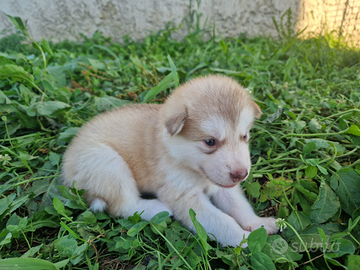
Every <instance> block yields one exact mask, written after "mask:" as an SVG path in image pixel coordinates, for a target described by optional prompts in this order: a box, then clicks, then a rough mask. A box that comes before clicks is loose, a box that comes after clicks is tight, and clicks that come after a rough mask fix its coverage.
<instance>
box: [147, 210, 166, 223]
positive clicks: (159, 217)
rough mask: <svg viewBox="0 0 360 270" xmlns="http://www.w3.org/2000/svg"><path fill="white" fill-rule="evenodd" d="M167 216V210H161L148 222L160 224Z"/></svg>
mask: <svg viewBox="0 0 360 270" xmlns="http://www.w3.org/2000/svg"><path fill="white" fill-rule="evenodd" d="M168 217H169V212H166V211H163V212H160V213H158V214H156V215H155V216H154V217H153V218H152V219H151V220H150V223H154V224H160V223H162V222H164V221H165V220H166V219H167V218H168Z"/></svg>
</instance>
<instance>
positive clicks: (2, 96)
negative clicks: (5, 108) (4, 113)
mask: <svg viewBox="0 0 360 270" xmlns="http://www.w3.org/2000/svg"><path fill="white" fill-rule="evenodd" d="M0 104H11V100H10V99H9V98H8V97H7V96H6V95H5V94H4V93H3V91H1V90H0Z"/></svg>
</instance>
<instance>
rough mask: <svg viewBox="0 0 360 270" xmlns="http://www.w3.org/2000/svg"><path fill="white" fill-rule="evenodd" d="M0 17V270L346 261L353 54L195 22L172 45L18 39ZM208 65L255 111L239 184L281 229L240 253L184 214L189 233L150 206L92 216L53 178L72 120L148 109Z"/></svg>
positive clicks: (349, 262) (354, 139) (354, 219)
mask: <svg viewBox="0 0 360 270" xmlns="http://www.w3.org/2000/svg"><path fill="white" fill-rule="evenodd" d="M13 21H14V24H15V25H17V27H18V29H20V30H21V31H20V32H19V33H17V34H14V35H9V36H6V37H4V38H2V39H1V40H0V51H1V53H0V89H1V91H0V116H1V119H2V121H0V142H1V145H0V154H1V155H2V156H1V163H0V184H1V185H0V194H1V197H0V258H2V259H3V260H0V269H14V264H19V265H23V268H21V269H30V268H29V267H30V265H31V266H34V269H39V267H40V265H41V267H43V269H56V268H59V269H99V268H101V269H123V268H127V269H130V268H134V267H137V269H189V268H190V269H210V268H211V269H238V268H240V269H264V267H265V268H266V269H275V268H277V269H292V268H294V267H297V266H300V268H303V269H305V268H306V267H308V269H333V268H335V267H339V269H341V268H344V267H345V266H346V267H348V269H357V268H358V267H359V264H360V255H359V245H360V225H359V220H360V175H359V173H360V159H359V157H360V150H359V147H360V130H359V127H360V114H359V113H360V108H359V107H360V83H359V81H360V64H359V60H360V52H359V50H357V49H355V48H351V47H349V46H348V45H346V44H345V43H342V42H339V41H338V40H336V39H335V38H334V37H333V36H331V35H327V36H325V37H316V38H311V39H305V40H302V39H298V38H296V37H294V36H293V35H292V33H291V32H288V34H286V35H283V36H282V38H281V39H279V40H274V39H271V38H266V37H257V38H248V37H245V36H240V37H238V38H228V39H221V38H219V37H217V36H214V35H213V33H214V32H213V31H212V29H210V30H199V29H195V31H194V32H190V34H189V35H188V36H186V37H185V38H184V39H183V40H182V41H176V40H174V39H172V38H171V33H172V32H174V31H176V29H175V28H172V27H171V26H168V27H167V28H166V29H165V30H164V31H161V32H159V33H156V34H151V35H149V36H148V37H146V38H145V40H144V41H143V42H134V41H132V40H131V39H129V38H125V39H124V42H123V43H122V44H119V43H117V42H113V41H111V40H110V39H109V38H105V37H103V36H102V35H101V34H100V33H95V34H94V36H93V37H92V38H85V37H84V41H83V42H69V41H63V42H60V43H57V44H53V43H52V42H48V41H46V40H44V39H43V40H42V41H41V42H39V43H38V44H34V46H31V45H28V44H27V43H23V41H28V37H27V36H24V34H23V33H25V34H27V32H26V29H25V27H24V26H23V25H22V22H21V21H20V20H19V19H16V18H13ZM188 28H189V27H188ZM189 30H191V28H189ZM206 35H207V36H211V38H210V39H209V40H207V41H205V39H204V38H203V37H204V36H206ZM45 66H46V69H45V68H44V67H45ZM210 73H212V74H214V73H215V74H224V75H228V76H231V77H233V78H234V79H235V80H237V81H238V82H240V83H241V84H242V85H244V86H245V87H247V88H248V89H249V90H251V92H252V95H253V97H254V99H255V100H256V101H257V103H258V104H259V105H260V107H261V109H262V111H263V115H262V117H261V119H260V120H259V121H257V122H256V125H255V127H254V128H253V131H252V137H251V155H252V161H253V167H252V171H251V176H250V177H249V179H248V180H247V181H246V183H244V185H243V187H244V188H245V189H246V193H247V195H248V197H249V201H250V202H251V203H252V204H253V206H254V208H255V209H256V211H257V212H258V213H259V214H260V215H263V216H271V215H276V216H277V217H278V218H283V219H284V221H283V222H282V223H283V225H287V228H285V229H284V230H283V231H282V232H281V233H279V234H278V235H275V236H267V235H266V233H264V230H263V229H259V230H257V231H254V232H253V233H252V234H251V236H250V237H249V241H248V245H249V248H246V249H241V248H240V247H237V248H230V247H227V248H221V247H219V246H218V245H217V243H216V242H211V241H210V240H209V239H207V237H206V235H204V233H203V232H202V227H201V225H199V224H198V223H196V219H195V217H194V215H193V220H194V224H195V225H196V228H197V230H198V235H195V236H194V235H193V234H191V233H190V232H189V231H188V230H186V229H185V228H184V227H182V225H181V224H180V223H179V222H177V221H174V220H173V219H171V218H169V217H168V216H167V215H164V214H163V213H160V214H159V215H157V216H156V217H154V218H153V219H152V220H151V221H150V222H147V221H143V220H141V218H140V217H139V215H138V214H134V216H132V217H130V218H129V219H121V218H116V217H112V216H110V215H109V214H107V213H96V214H93V213H91V212H90V211H89V210H87V205H86V202H84V200H83V199H82V197H81V195H82V194H83V191H79V190H77V189H76V187H74V188H72V189H71V190H72V193H71V192H70V191H69V189H68V188H66V187H63V186H61V184H60V183H59V172H60V168H61V162H62V155H63V153H64V151H65V150H66V147H67V145H68V143H69V142H70V141H71V138H72V137H73V136H74V134H75V133H76V132H77V131H78V130H79V128H80V127H81V126H82V125H83V124H84V123H85V122H86V121H88V120H89V119H91V118H92V117H93V116H95V115H97V114H99V113H101V112H104V111H106V110H109V109H111V108H114V107H120V106H122V105H124V104H126V103H129V102H143V101H144V100H145V101H149V102H157V103H161V102H163V100H164V97H165V96H166V95H167V94H169V93H170V92H171V90H172V89H174V87H175V86H176V85H177V83H178V82H177V78H179V81H180V83H183V82H185V81H187V80H189V79H191V78H195V77H198V76H201V75H205V74H210ZM150 89H151V91H149V90H150ZM280 223H281V221H280ZM286 246H288V248H287V249H286ZM283 247H285V249H284V248H283ZM9 258H12V259H11V260H8V259H9ZM26 258H27V259H26ZM29 258H37V259H41V260H37V261H35V260H34V259H30V260H29ZM4 259H7V260H4ZM44 260H45V261H44ZM46 261H47V262H46ZM49 262H50V263H49ZM261 265H263V266H264V267H263V268H261ZM6 267H7V268H6ZM36 267H37V268H36ZM19 269H20V268H19Z"/></svg>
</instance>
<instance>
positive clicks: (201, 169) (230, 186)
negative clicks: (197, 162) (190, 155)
mask: <svg viewBox="0 0 360 270" xmlns="http://www.w3.org/2000/svg"><path fill="white" fill-rule="evenodd" d="M200 171H201V173H202V174H203V175H204V176H205V177H206V178H207V179H209V180H210V182H211V183H214V184H215V185H217V186H219V187H222V188H233V187H235V186H236V185H238V184H239V183H240V182H241V181H237V182H235V183H233V184H231V185H224V184H220V183H218V182H215V181H214V180H212V179H211V178H210V177H209V176H208V175H207V173H206V171H205V170H204V168H203V167H200Z"/></svg>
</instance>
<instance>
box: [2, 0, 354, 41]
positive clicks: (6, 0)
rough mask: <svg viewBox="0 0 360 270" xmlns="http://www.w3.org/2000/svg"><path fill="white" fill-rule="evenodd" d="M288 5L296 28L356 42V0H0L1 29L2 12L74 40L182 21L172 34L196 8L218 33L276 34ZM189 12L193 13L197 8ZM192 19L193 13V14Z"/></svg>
mask: <svg viewBox="0 0 360 270" xmlns="http://www.w3.org/2000/svg"><path fill="white" fill-rule="evenodd" d="M289 8H291V10H292V13H293V23H294V25H295V22H296V21H297V23H296V25H295V26H294V30H295V31H300V30H302V29H304V28H305V27H307V29H306V32H305V33H309V32H311V33H315V34H318V33H324V32H325V31H327V32H330V31H333V30H335V31H337V34H339V35H342V36H346V37H347V39H348V40H352V41H354V42H355V43H356V42H357V43H359V39H360V14H359V13H360V0H202V1H200V5H199V6H198V2H197V1H196V0H192V1H190V0H60V1H59V0H0V32H1V31H2V30H4V29H14V26H13V25H12V23H11V22H10V20H9V19H8V18H7V17H6V16H5V14H10V15H12V16H19V17H21V18H22V19H23V20H27V25H28V31H29V33H30V35H31V36H32V37H34V38H35V39H36V40H41V38H45V39H48V40H49V39H51V40H53V41H58V40H64V39H70V40H76V39H77V38H78V37H79V33H82V34H84V35H85V36H88V37H90V36H92V35H93V33H94V32H95V31H96V30H99V31H100V32H102V33H103V34H104V35H105V36H109V37H113V38H114V39H115V40H119V41H120V40H121V38H122V37H123V36H125V35H129V36H130V37H131V38H133V39H135V40H141V39H143V38H144V37H145V36H146V35H148V34H149V31H152V32H155V33H156V32H157V31H159V30H161V29H164V28H165V25H166V24H167V23H169V22H173V23H174V25H175V26H178V25H179V24H180V23H182V24H183V27H182V29H180V30H178V31H177V32H176V34H175V36H174V37H176V38H181V37H183V36H185V35H186V34H187V32H188V30H187V24H186V19H187V20H189V13H191V11H194V10H196V11H197V14H202V15H201V17H200V26H201V28H202V27H204V25H205V22H206V23H207V24H206V25H207V26H209V27H212V26H213V25H214V23H215V28H216V30H217V34H218V35H221V36H223V37H227V36H238V35H239V34H240V33H247V34H248V35H250V36H258V35H271V36H277V31H276V29H275V26H274V24H273V22H272V17H275V18H276V19H277V20H278V21H279V20H280V16H281V15H282V14H284V12H285V11H286V10H287V9H289ZM192 14H193V18H195V17H196V14H194V13H192ZM195 21H196V19H195Z"/></svg>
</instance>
